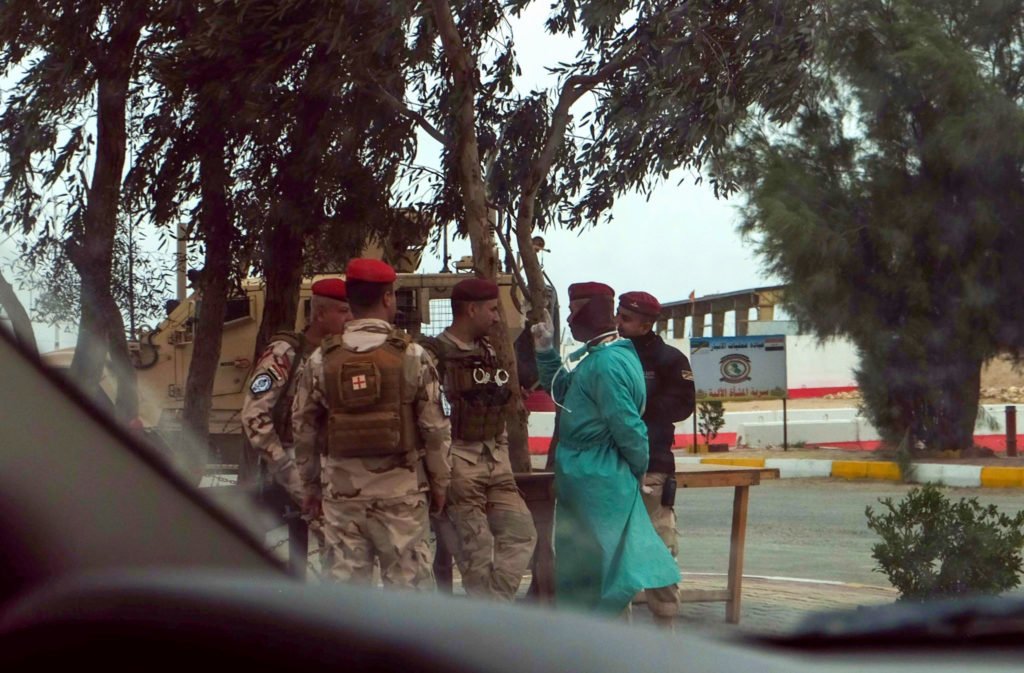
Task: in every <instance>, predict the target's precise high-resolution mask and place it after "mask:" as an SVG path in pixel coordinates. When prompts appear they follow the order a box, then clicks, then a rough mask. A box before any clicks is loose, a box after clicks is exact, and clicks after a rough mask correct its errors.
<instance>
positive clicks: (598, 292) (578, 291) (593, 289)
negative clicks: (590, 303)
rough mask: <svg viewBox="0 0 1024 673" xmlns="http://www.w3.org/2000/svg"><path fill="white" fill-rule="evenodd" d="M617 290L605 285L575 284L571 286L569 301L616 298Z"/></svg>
mask: <svg viewBox="0 0 1024 673" xmlns="http://www.w3.org/2000/svg"><path fill="white" fill-rule="evenodd" d="M614 296H615V290H613V289H611V288H610V287H608V286H607V285H605V284H604V283H573V284H572V285H570V286H569V301H575V300H577V299H590V298H591V297H614Z"/></svg>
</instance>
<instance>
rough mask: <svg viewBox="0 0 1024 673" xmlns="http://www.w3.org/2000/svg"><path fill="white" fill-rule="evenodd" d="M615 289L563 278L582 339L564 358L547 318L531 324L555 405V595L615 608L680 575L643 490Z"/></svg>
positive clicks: (628, 352) (632, 354)
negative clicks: (557, 412) (568, 282)
mask: <svg viewBox="0 0 1024 673" xmlns="http://www.w3.org/2000/svg"><path fill="white" fill-rule="evenodd" d="M614 308H615V293H614V291H613V290H612V288H610V287H608V286H607V285H604V284H602V283H577V284H575V285H571V286H570V287H569V310H570V314H569V327H570V329H571V330H572V334H573V337H574V338H575V339H576V340H577V341H580V342H582V343H583V344H585V345H584V347H583V348H581V349H579V350H578V351H576V352H575V353H573V354H572V355H570V356H569V357H568V358H567V362H565V363H563V362H562V358H561V357H560V356H559V354H558V351H557V350H556V349H555V344H554V343H553V336H552V335H553V329H552V326H551V325H550V321H549V322H547V323H540V324H537V325H534V327H533V328H532V330H533V337H534V344H535V346H536V350H537V366H538V370H539V372H538V373H539V375H540V381H541V384H542V385H543V386H544V387H545V388H546V389H548V390H549V391H550V392H551V394H552V397H553V398H554V400H555V402H556V403H557V404H558V405H559V407H560V408H561V414H560V418H559V428H558V433H559V443H558V449H557V452H556V455H555V496H556V498H557V504H556V509H555V590H556V593H555V596H556V600H557V601H558V604H559V605H560V606H564V607H571V608H576V609H581V610H590V611H596V612H601V613H604V614H608V615H612V616H614V615H618V614H620V613H621V612H622V611H623V610H625V609H626V607H627V606H628V605H629V603H630V601H631V600H632V599H633V597H634V596H635V595H636V594H637V592H638V591H640V590H641V589H647V588H654V587H663V586H667V585H670V584H673V583H675V582H678V581H679V568H678V567H677V566H676V563H675V560H674V559H673V558H672V555H671V554H669V552H668V549H667V548H666V547H665V544H664V543H663V542H662V541H661V538H659V537H658V534H657V533H656V532H655V530H654V526H653V525H652V524H651V520H650V517H649V516H648V515H647V510H646V508H645V507H644V502H643V499H642V498H641V495H640V483H641V480H642V479H643V476H644V473H645V472H646V471H647V459H648V453H649V452H648V443H647V429H646V426H645V425H644V422H643V420H642V419H641V415H642V413H643V409H644V405H645V402H646V399H645V397H646V388H645V385H644V373H643V370H642V368H641V366H640V360H639V358H638V357H637V354H636V351H635V350H634V348H633V344H632V342H631V341H629V340H628V339H620V338H619V337H618V334H617V332H616V329H615V318H614Z"/></svg>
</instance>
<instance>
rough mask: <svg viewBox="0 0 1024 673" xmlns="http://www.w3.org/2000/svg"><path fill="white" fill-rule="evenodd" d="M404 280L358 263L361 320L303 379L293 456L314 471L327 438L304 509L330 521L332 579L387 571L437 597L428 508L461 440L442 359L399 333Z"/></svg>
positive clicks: (397, 581) (389, 582) (317, 355)
mask: <svg viewBox="0 0 1024 673" xmlns="http://www.w3.org/2000/svg"><path fill="white" fill-rule="evenodd" d="M395 279H396V275H395V272H394V270H393V269H392V268H391V267H390V266H388V265H387V264H385V263H383V262H380V261H377V260H369V259H356V260H352V261H351V262H350V263H349V265H348V268H347V270H346V284H347V287H348V297H349V302H350V304H351V306H352V313H353V316H354V319H353V320H352V321H351V322H349V323H348V325H346V327H345V332H344V334H343V335H341V336H340V337H339V336H335V337H331V338H329V339H326V340H325V341H324V342H323V343H322V344H321V346H320V348H319V349H317V350H316V351H315V352H314V353H313V355H312V356H310V359H309V362H308V363H307V365H306V367H304V368H303V370H302V372H301V374H300V377H299V384H298V388H297V390H296V394H295V402H294V405H293V407H292V423H293V431H294V436H295V452H296V456H298V459H299V460H309V461H310V464H314V463H315V461H313V460H312V457H313V456H315V455H316V451H317V436H318V435H319V434H320V433H321V432H323V431H324V430H326V437H327V441H326V443H325V448H326V452H327V453H326V456H325V457H324V459H323V462H322V472H321V473H320V475H319V477H318V478H314V477H313V475H312V474H311V473H303V474H302V477H303V481H304V488H305V490H306V493H307V499H306V507H305V508H306V511H307V512H308V513H309V514H311V515H313V514H316V513H317V512H318V511H322V513H323V523H324V534H325V536H326V539H327V544H328V557H329V564H328V568H327V573H326V574H327V576H329V577H331V578H333V579H335V580H338V581H342V582H355V583H362V584H366V583H369V582H371V581H372V578H373V568H374V562H375V561H377V562H379V564H380V573H381V579H382V581H383V582H384V584H385V586H397V587H409V588H416V589H429V588H432V586H433V581H432V575H431V568H430V566H431V561H432V558H431V553H430V548H429V546H428V544H427V536H428V533H429V530H430V526H429V511H428V510H429V509H430V508H431V503H432V506H433V509H434V510H435V511H437V512H439V511H442V510H443V509H444V506H445V500H446V493H447V490H448V484H449V481H450V479H451V468H450V466H449V464H448V449H449V445H450V443H451V432H450V427H449V424H448V419H447V418H445V417H444V413H443V411H442V409H441V402H440V394H441V393H440V385H439V383H438V380H437V371H436V369H435V364H434V362H433V359H432V358H431V357H430V355H429V354H428V353H427V352H426V351H425V350H424V349H423V348H422V347H420V346H418V345H417V344H414V343H412V341H411V337H409V335H408V334H406V333H405V332H403V331H401V330H398V329H395V328H394V327H393V326H392V324H391V323H392V322H393V320H394V318H395V314H396V303H395V293H394V281H395Z"/></svg>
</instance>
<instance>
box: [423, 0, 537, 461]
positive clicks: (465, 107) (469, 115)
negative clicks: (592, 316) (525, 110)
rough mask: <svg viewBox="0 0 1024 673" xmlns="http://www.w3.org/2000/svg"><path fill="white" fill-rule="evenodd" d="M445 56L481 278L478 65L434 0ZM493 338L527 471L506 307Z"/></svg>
mask: <svg viewBox="0 0 1024 673" xmlns="http://www.w3.org/2000/svg"><path fill="white" fill-rule="evenodd" d="M431 4H432V5H433V9H434V19H435V21H436V22H437V26H438V31H439V32H440V35H441V43H442V45H443V47H444V50H445V54H446V58H447V59H448V63H449V65H450V66H451V68H452V74H453V79H454V99H455V101H456V104H455V152H454V156H455V162H456V164H455V174H456V177H457V179H458V182H459V190H460V191H461V193H462V204H463V209H464V210H465V224H466V231H467V233H468V234H469V241H470V245H471V246H472V251H473V268H474V271H475V272H476V275H477V276H478V277H480V278H486V279H488V280H495V279H496V278H497V277H498V268H499V259H498V250H497V246H496V244H495V234H494V227H495V226H496V225H497V223H496V222H494V223H492V222H491V220H490V211H489V209H488V205H487V185H486V184H485V182H484V177H483V168H482V163H481V161H480V148H479V145H478V143H477V135H476V108H475V93H476V92H475V82H476V80H477V77H478V73H477V71H476V66H475V65H474V63H473V60H472V58H471V57H470V54H469V53H468V52H467V50H466V48H465V45H463V43H462V38H461V36H460V35H459V32H458V28H457V27H456V25H455V19H454V17H453V15H452V11H451V7H450V5H449V4H448V1H447V0H432V3H431ZM491 343H492V345H493V346H494V350H495V352H496V354H497V356H498V361H499V363H500V364H501V366H502V368H504V369H505V370H506V371H508V372H509V374H510V375H511V378H510V380H509V383H508V385H509V386H511V389H512V393H513V398H512V399H513V404H512V411H511V412H509V415H508V418H507V419H506V420H507V426H508V429H509V460H510V461H511V463H512V469H513V470H514V471H516V472H529V471H530V453H529V446H528V442H527V438H528V434H529V433H528V430H527V421H526V419H527V411H526V407H525V406H523V398H522V394H521V391H520V388H519V375H518V373H517V370H516V356H515V349H514V348H513V346H512V341H511V340H510V339H509V333H508V323H507V321H506V320H505V316H504V312H502V313H501V321H500V323H499V324H498V325H497V326H496V328H495V329H494V330H493V331H492V333H491Z"/></svg>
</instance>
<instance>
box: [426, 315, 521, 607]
mask: <svg viewBox="0 0 1024 673" xmlns="http://www.w3.org/2000/svg"><path fill="white" fill-rule="evenodd" d="M440 340H441V341H443V342H444V343H445V344H446V345H447V346H448V347H449V348H455V349H459V350H462V351H465V352H470V351H473V350H476V348H475V347H474V346H473V345H470V344H466V343H464V342H462V341H460V340H459V339H458V338H457V337H455V336H454V335H452V334H451V332H449V331H445V332H444V333H443V334H442V335H441V336H440ZM481 346H482V347H484V348H486V349H488V351H490V353H491V354H492V355H493V354H494V351H493V349H492V348H491V346H490V344H487V343H486V342H482V343H481ZM448 378H450V377H448ZM450 384H451V382H450V380H446V381H445V387H446V388H447V387H448V386H449V385H450ZM451 453H452V485H451V489H450V490H449V502H448V512H449V514H450V515H451V518H452V521H453V523H454V524H455V530H456V533H457V536H458V540H459V549H458V550H457V552H456V555H457V558H458V564H459V572H461V573H462V581H463V585H464V587H465V589H466V593H468V594H469V595H470V596H478V597H486V598H494V599H498V600H504V601H511V600H513V599H514V598H515V595H516V591H517V590H518V589H519V584H520V583H521V582H522V579H523V575H524V574H525V573H526V570H527V569H528V568H529V566H530V559H531V558H532V556H533V548H534V546H535V545H536V543H537V531H536V529H535V528H534V525H533V517H532V516H531V514H530V510H529V509H528V508H527V507H526V503H525V502H523V498H522V496H520V494H519V489H518V488H517V487H516V482H515V478H514V477H513V475H512V465H511V463H510V461H509V455H508V434H507V433H506V432H504V431H502V432H501V434H500V435H498V436H497V437H495V438H494V439H492V440H485V441H475V442H471V441H465V440H462V439H460V438H458V437H453V438H452V449H451Z"/></svg>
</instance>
